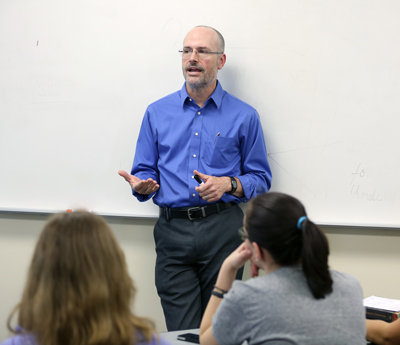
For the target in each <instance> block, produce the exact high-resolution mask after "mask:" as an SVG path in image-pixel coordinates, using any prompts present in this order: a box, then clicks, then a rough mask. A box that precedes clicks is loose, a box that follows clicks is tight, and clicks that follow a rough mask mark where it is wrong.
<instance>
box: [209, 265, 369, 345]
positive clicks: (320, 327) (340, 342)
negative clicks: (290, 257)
mask: <svg viewBox="0 0 400 345" xmlns="http://www.w3.org/2000/svg"><path fill="white" fill-rule="evenodd" d="M331 275H332V279H333V282H334V283H333V292H332V293H331V294H329V295H327V296H326V297H325V298H323V299H315V298H314V297H313V295H312V294H311V291H310V289H309V287H308V285H307V282H306V278H305V276H304V274H303V272H302V269H301V266H300V265H296V266H290V267H281V268H279V269H277V270H276V271H274V272H272V273H270V274H267V275H265V276H261V277H258V278H254V279H250V280H248V281H246V282H241V281H235V282H234V283H233V286H232V289H231V290H230V291H229V292H228V293H227V294H226V295H225V298H224V299H223V301H222V302H221V304H220V306H219V308H218V310H217V312H216V313H215V315H214V316H213V321H212V331H213V334H214V336H215V338H216V339H217V341H218V343H219V344H221V345H225V344H229V345H232V344H242V343H243V342H244V341H245V340H247V342H248V343H249V344H250V345H252V344H268V345H270V344H298V345H302V344H304V345H358V344H360V345H365V334H366V328H365V309H364V306H363V292H362V288H361V286H360V284H359V282H358V281H357V280H356V279H355V278H354V277H352V276H350V275H348V274H345V273H341V272H337V271H331Z"/></svg>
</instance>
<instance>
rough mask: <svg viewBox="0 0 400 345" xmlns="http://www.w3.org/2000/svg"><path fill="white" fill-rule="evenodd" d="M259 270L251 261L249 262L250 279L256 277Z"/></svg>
mask: <svg viewBox="0 0 400 345" xmlns="http://www.w3.org/2000/svg"><path fill="white" fill-rule="evenodd" d="M259 270H260V268H259V267H257V266H256V264H255V263H254V262H253V261H251V263H250V275H251V277H252V278H254V277H258V271H259Z"/></svg>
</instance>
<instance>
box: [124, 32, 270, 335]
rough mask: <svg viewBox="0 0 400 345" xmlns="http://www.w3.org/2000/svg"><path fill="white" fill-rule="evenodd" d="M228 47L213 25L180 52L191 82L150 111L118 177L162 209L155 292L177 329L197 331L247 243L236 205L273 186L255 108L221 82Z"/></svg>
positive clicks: (194, 35) (157, 236) (156, 233)
mask: <svg viewBox="0 0 400 345" xmlns="http://www.w3.org/2000/svg"><path fill="white" fill-rule="evenodd" d="M224 48H225V43H224V39H223V37H222V35H221V34H220V33H219V32H218V31H217V30H215V29H213V28H210V27H206V26H198V27H195V28H193V29H192V30H190V31H189V33H188V34H187V35H186V37H185V39H184V42H183V49H182V51H181V54H182V71H183V75H184V77H185V81H186V82H185V84H184V85H183V87H182V89H181V90H179V91H177V92H175V93H172V94H170V95H168V96H166V97H164V98H162V99H160V100H158V101H156V102H154V103H153V104H151V105H149V107H148V108H147V111H146V113H145V116H144V118H143V122H142V127H141V130H140V133H139V138H138V142H137V146H136V153H135V158H134V162H133V167H132V171H131V174H128V173H127V172H125V171H119V174H120V175H121V176H122V177H124V178H125V180H126V181H128V182H129V184H130V185H131V187H132V190H133V195H134V196H135V197H136V198H137V199H138V200H139V201H146V200H149V199H151V198H152V199H153V202H154V203H155V204H157V205H158V206H159V207H160V218H159V220H158V221H157V224H156V226H155V228H154V239H155V243H156V252H157V261H156V286H157V291H158V294H159V296H160V298H161V303H162V306H163V310H164V315H165V319H166V324H167V328H168V330H169V331H173V330H179V329H191V328H198V327H199V325H200V321H201V317H202V315H203V312H204V310H205V307H206V306H207V303H208V299H209V297H210V294H211V290H212V289H213V285H214V284H215V280H216V278H217V275H218V271H219V268H220V266H221V264H222V262H223V260H224V259H225V258H226V257H227V256H228V255H229V254H230V253H231V252H232V251H233V250H234V249H236V247H237V246H238V245H239V244H240V241H241V240H240V237H239V236H238V234H237V230H238V228H240V227H241V226H242V221H243V212H242V210H241V209H240V207H239V206H238V204H239V203H241V202H246V201H248V200H249V199H250V198H253V197H255V196H256V195H259V194H262V193H265V192H267V191H268V190H269V188H270V186H271V177H272V176H271V170H270V167H269V164H268V160H267V152H266V148H265V142H264V135H263V131H262V128H261V123H260V119H259V115H258V113H257V111H256V110H255V109H254V108H252V107H251V106H249V105H248V104H246V103H244V102H242V101H240V100H239V99H237V98H236V97H234V96H232V95H230V94H229V93H227V92H226V91H224V90H223V89H222V86H221V84H220V83H219V82H218V80H217V74H218V70H220V69H222V67H223V66H224V64H225V61H226V55H225V54H224ZM195 175H198V176H199V177H200V178H201V180H202V181H203V182H204V183H202V184H201V185H199V183H198V182H197V181H196V179H195ZM242 272H243V271H241V272H240V273H239V276H238V278H241V276H242Z"/></svg>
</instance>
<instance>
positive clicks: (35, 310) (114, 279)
mask: <svg viewBox="0 0 400 345" xmlns="http://www.w3.org/2000/svg"><path fill="white" fill-rule="evenodd" d="M135 291H136V290H135V287H134V284H133V282H132V280H131V278H130V277H129V274H128V269H127V265H126V262H125V256H124V254H123V252H122V250H121V248H120V246H119V245H118V243H117V240H116V239H115V237H114V235H113V233H112V231H111V229H110V228H109V226H108V225H107V223H106V222H105V220H104V219H103V218H102V217H100V216H97V215H95V214H91V213H89V212H86V211H75V212H72V213H59V214H56V215H54V216H53V217H51V218H50V219H49V221H48V222H47V224H46V225H45V227H44V229H43V231H42V233H41V235H40V238H39V240H38V243H37V244H36V248H35V251H34V254H33V258H32V262H31V265H30V268H29V272H28V278H27V282H26V285H25V289H24V292H23V295H22V300H21V302H20V303H19V305H18V306H17V307H16V308H15V309H14V311H13V312H12V313H11V315H10V318H9V321H8V326H9V328H10V329H11V330H12V331H14V332H15V333H17V331H15V330H13V329H12V328H11V326H10V323H11V318H12V316H13V314H14V312H15V311H17V310H19V313H18V323H19V326H20V327H21V328H22V329H23V332H25V333H30V334H33V335H35V336H36V339H37V341H38V343H39V344H40V345H100V344H110V345H112V344H115V345H117V344H118V345H122V344H124V345H128V344H129V345H132V344H136V343H137V342H138V341H139V340H141V339H142V338H143V339H145V340H147V341H149V340H150V339H151V337H152V332H153V330H154V324H153V322H152V321H150V320H148V319H146V318H140V317H137V316H135V315H134V314H133V313H132V312H131V310H130V304H131V303H132V302H133V298H134V295H135Z"/></svg>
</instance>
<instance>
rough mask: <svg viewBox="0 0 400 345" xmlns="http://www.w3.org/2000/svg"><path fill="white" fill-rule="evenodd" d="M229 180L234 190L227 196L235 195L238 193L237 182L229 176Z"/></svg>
mask: <svg viewBox="0 0 400 345" xmlns="http://www.w3.org/2000/svg"><path fill="white" fill-rule="evenodd" d="M229 178H230V179H231V185H232V190H231V191H230V192H227V193H226V194H233V193H235V192H236V189H237V181H236V179H235V178H234V177H232V176H229Z"/></svg>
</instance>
